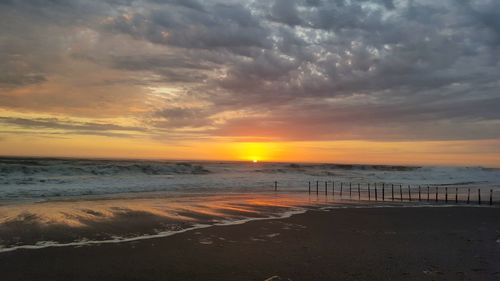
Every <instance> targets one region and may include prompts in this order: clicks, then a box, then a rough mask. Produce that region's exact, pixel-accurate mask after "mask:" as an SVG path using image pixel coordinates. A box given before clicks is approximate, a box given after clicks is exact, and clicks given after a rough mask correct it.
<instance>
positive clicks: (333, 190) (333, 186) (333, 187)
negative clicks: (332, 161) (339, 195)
mask: <svg viewBox="0 0 500 281" xmlns="http://www.w3.org/2000/svg"><path fill="white" fill-rule="evenodd" d="M332 193H333V198H335V181H333V180H332Z"/></svg>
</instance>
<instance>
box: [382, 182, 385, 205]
mask: <svg viewBox="0 0 500 281" xmlns="http://www.w3.org/2000/svg"><path fill="white" fill-rule="evenodd" d="M382 201H385V183H382Z"/></svg>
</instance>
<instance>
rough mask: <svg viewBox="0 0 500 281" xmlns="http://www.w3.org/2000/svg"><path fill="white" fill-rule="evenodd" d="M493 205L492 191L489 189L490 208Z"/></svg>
mask: <svg viewBox="0 0 500 281" xmlns="http://www.w3.org/2000/svg"><path fill="white" fill-rule="evenodd" d="M491 205H493V189H490V206H491Z"/></svg>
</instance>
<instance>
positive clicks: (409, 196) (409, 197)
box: [408, 185, 411, 201]
mask: <svg viewBox="0 0 500 281" xmlns="http://www.w3.org/2000/svg"><path fill="white" fill-rule="evenodd" d="M408 200H409V201H411V188H410V185H408Z"/></svg>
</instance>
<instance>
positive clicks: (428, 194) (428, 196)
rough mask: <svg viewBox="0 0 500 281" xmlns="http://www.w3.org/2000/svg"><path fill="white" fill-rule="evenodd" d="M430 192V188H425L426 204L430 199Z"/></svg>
mask: <svg viewBox="0 0 500 281" xmlns="http://www.w3.org/2000/svg"><path fill="white" fill-rule="evenodd" d="M430 190H431V188H430V187H429V186H427V202H429V198H430V193H431V192H430Z"/></svg>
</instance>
